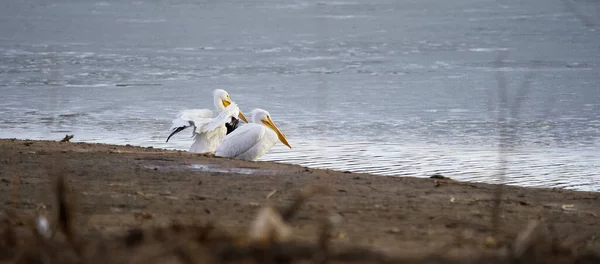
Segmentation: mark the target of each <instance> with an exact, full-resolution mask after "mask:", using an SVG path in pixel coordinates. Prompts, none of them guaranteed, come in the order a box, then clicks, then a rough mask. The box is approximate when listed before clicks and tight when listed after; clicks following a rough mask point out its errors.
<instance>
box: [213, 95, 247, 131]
mask: <svg viewBox="0 0 600 264" xmlns="http://www.w3.org/2000/svg"><path fill="white" fill-rule="evenodd" d="M213 96H214V101H215V107H216V108H217V111H219V112H220V111H223V110H224V109H225V107H228V106H229V105H230V104H231V103H233V101H231V98H230V97H229V93H227V92H226V91H225V90H223V89H215V90H214V91H213ZM238 117H239V118H240V119H242V120H244V122H246V123H248V119H246V117H245V116H244V113H242V110H240V114H239V115H238Z"/></svg>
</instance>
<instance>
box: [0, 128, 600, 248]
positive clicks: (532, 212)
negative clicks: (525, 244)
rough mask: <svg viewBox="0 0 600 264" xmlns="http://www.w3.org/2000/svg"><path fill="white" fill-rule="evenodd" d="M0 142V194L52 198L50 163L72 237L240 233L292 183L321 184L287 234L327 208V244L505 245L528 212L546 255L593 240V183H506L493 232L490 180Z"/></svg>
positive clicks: (29, 202) (309, 225)
mask: <svg viewBox="0 0 600 264" xmlns="http://www.w3.org/2000/svg"><path fill="white" fill-rule="evenodd" d="M0 150H1V151H0V165H1V167H0V180H1V182H0V190H1V193H2V196H1V198H0V199H2V200H1V201H0V202H1V204H3V205H4V207H5V208H12V207H16V209H17V210H18V211H25V212H32V213H33V212H37V211H40V210H41V211H44V209H43V208H44V207H45V208H46V209H48V208H50V207H52V206H53V203H52V201H53V199H54V198H53V197H54V193H53V192H52V191H51V188H50V186H51V185H50V178H49V177H48V172H49V171H56V170H62V171H64V175H65V176H66V178H67V184H68V185H69V187H70V188H72V189H73V193H72V194H73V196H72V197H73V198H71V199H72V201H73V202H74V204H75V205H76V207H75V209H74V210H73V211H74V213H75V217H74V219H77V222H76V228H77V229H78V230H80V232H81V233H82V234H83V235H84V236H85V235H86V234H87V235H90V236H91V234H102V235H103V236H106V235H108V236H110V235H112V234H122V233H123V232H124V231H126V230H128V229H131V228H134V227H151V226H164V225H167V224H169V223H171V222H172V221H174V220H176V221H178V222H179V223H207V222H213V223H215V224H216V225H217V226H218V228H220V229H223V230H228V232H231V233H239V234H245V233H247V229H248V227H249V225H250V223H251V221H252V220H253V219H254V218H255V216H256V214H257V212H258V211H259V210H260V208H261V207H263V206H266V205H275V206H279V207H284V206H287V205H288V204H290V203H292V201H293V200H294V199H295V197H296V194H297V192H298V190H300V189H303V188H304V189H306V188H307V187H308V186H322V187H324V188H325V189H326V190H327V192H325V193H320V194H316V195H314V196H312V197H310V198H309V199H308V201H307V202H306V203H305V204H304V205H303V207H302V208H301V209H300V210H299V212H298V213H297V215H295V217H293V219H291V221H290V224H291V226H292V227H293V236H294V238H295V241H305V242H308V244H310V243H312V242H313V241H317V240H318V234H319V232H320V231H319V230H320V228H321V227H320V226H321V225H320V223H321V222H322V221H321V220H322V219H323V218H324V217H326V216H333V218H334V219H336V221H337V222H338V223H337V224H336V225H335V227H334V229H333V231H332V233H331V236H332V238H331V243H332V244H333V246H334V247H335V248H339V249H343V248H347V247H349V246H358V247H364V248H369V249H374V250H376V251H379V252H383V253H385V254H388V255H389V256H409V255H410V256H420V255H428V254H442V255H447V254H448V255H453V256H460V255H464V254H467V255H470V256H472V255H473V254H474V253H473V252H488V251H489V252H496V253H498V252H506V251H505V250H506V248H510V247H513V246H514V244H515V240H516V238H517V236H518V235H519V234H520V233H523V232H524V229H526V227H527V225H528V224H529V223H530V222H531V221H534V220H541V221H542V222H541V223H542V224H541V225H540V226H538V229H539V230H542V231H539V230H538V229H536V230H538V231H535V235H536V237H537V236H542V237H544V238H548V239H549V240H551V241H552V249H551V250H555V248H558V249H556V250H555V251H557V252H558V253H556V252H555V253H556V254H563V253H564V252H561V250H560V249H561V248H565V249H566V251H568V252H567V253H564V254H567V255H569V256H571V255H576V254H580V253H581V252H583V251H582V250H583V249H584V248H590V247H591V248H599V247H600V243H599V242H598V241H597V237H598V236H599V235H600V221H599V219H598V213H600V212H599V211H598V209H599V208H600V206H599V205H600V200H599V198H600V193H590V192H576V191H568V190H561V189H533V188H520V187H509V186H506V187H504V189H503V196H502V198H501V200H500V211H499V212H500V213H499V221H498V223H499V229H498V232H496V233H495V232H494V228H493V225H492V223H493V221H492V208H493V205H494V199H493V198H494V197H493V194H494V191H495V190H496V187H495V186H494V185H488V184H474V183H462V182H453V181H450V180H440V179H438V180H436V179H422V178H413V177H403V178H397V177H382V176H373V175H368V174H356V173H344V172H337V171H330V170H317V169H308V168H304V167H300V166H292V165H284V164H277V163H271V162H246V161H239V160H231V159H224V158H215V157H208V156H203V155H198V154H191V153H187V152H179V151H168V150H159V149H151V148H141V147H133V146H114V145H102V144H85V143H58V142H53V141H24V140H11V139H3V140H0ZM15 202H16V204H15ZM40 208H42V209H40ZM49 211H50V210H49ZM50 212H51V211H50ZM540 234H541V235H540ZM553 252H554V251H553ZM502 254H505V253H502Z"/></svg>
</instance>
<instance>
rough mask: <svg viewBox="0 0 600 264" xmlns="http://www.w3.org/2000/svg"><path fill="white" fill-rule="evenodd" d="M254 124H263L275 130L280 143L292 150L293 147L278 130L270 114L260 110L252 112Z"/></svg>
mask: <svg viewBox="0 0 600 264" xmlns="http://www.w3.org/2000/svg"><path fill="white" fill-rule="evenodd" d="M252 122H253V123H255V124H263V125H265V126H267V127H268V128H270V129H273V131H275V133H276V134H277V137H278V138H279V141H281V143H283V144H284V145H286V146H288V147H289V148H292V146H290V143H288V141H287V138H286V137H285V134H283V133H281V131H280V130H279V128H277V126H276V125H275V123H273V120H272V119H271V115H269V112H267V111H265V110H263V109H260V108H257V109H254V110H252Z"/></svg>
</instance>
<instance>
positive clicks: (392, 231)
mask: <svg viewBox="0 0 600 264" xmlns="http://www.w3.org/2000/svg"><path fill="white" fill-rule="evenodd" d="M387 232H388V233H392V234H398V233H400V229H399V228H397V227H392V228H390V229H389V230H388V231H387Z"/></svg>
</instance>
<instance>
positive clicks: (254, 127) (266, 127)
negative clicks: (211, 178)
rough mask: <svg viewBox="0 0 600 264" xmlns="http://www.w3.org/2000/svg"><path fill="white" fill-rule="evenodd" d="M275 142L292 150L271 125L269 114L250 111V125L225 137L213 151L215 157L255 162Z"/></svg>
mask: <svg viewBox="0 0 600 264" xmlns="http://www.w3.org/2000/svg"><path fill="white" fill-rule="evenodd" d="M277 141H281V143H283V144H284V145H286V146H288V147H289V148H292V146H290V144H289V143H288V141H287V138H286V137H285V135H284V134H283V133H281V131H280V130H279V128H277V126H276V125H275V123H273V120H272V119H271V116H270V115H269V112H267V111H265V110H263V109H254V110H253V111H252V123H248V124H245V125H243V126H240V127H239V128H237V129H235V130H234V131H233V132H231V133H230V134H228V135H226V136H225V137H224V138H223V140H222V141H221V144H220V145H219V146H218V147H217V149H216V151H215V156H220V157H228V158H237V159H243V160H256V159H258V158H260V157H262V156H263V155H264V154H265V153H267V152H268V151H269V150H270V149H271V148H272V147H273V146H275V144H276V143H277Z"/></svg>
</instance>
